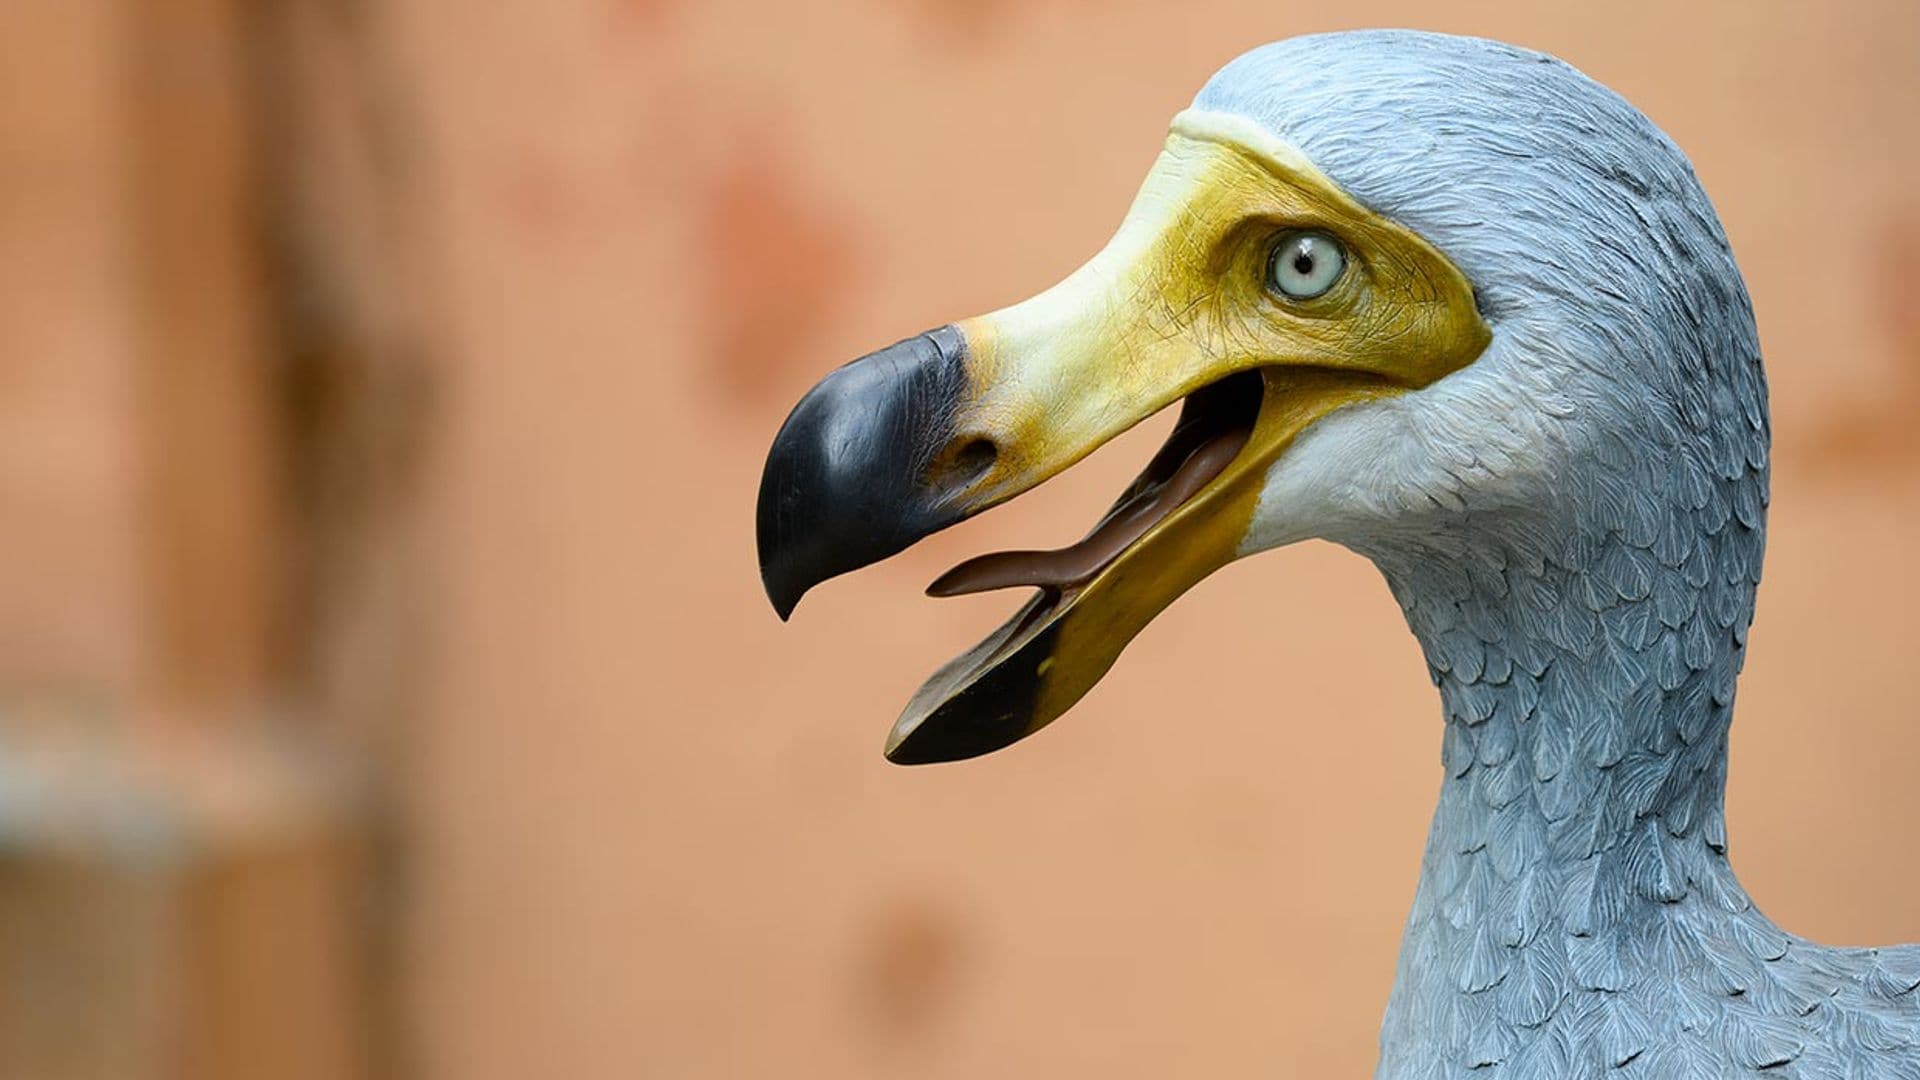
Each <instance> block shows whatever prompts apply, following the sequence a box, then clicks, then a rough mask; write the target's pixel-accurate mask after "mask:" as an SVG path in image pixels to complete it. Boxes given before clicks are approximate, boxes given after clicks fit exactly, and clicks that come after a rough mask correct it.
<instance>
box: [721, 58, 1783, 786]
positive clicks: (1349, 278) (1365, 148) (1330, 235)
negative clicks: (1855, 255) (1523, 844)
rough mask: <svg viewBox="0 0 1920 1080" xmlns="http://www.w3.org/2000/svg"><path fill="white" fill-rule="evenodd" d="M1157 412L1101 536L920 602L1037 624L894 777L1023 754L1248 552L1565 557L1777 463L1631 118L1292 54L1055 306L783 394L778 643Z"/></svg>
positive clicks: (1508, 78) (1590, 95)
mask: <svg viewBox="0 0 1920 1080" xmlns="http://www.w3.org/2000/svg"><path fill="white" fill-rule="evenodd" d="M1175 402H1181V403H1182V409H1181V413H1180V417H1179V420H1178V421H1177V423H1176V425H1175V428H1174V431H1173V433H1172V435H1171V436H1170V437H1169V438H1168V441H1167V443H1166V445H1165V446H1164V447H1163V448H1162V449H1161V450H1160V452H1159V453H1158V454H1157V455H1156V456H1155V457H1154V458H1153V460H1152V461H1151V462H1150V463H1149V464H1148V465H1147V467H1146V469H1145V470H1144V471H1143V472H1142V473H1141V474H1140V476H1139V478H1138V479H1137V480H1136V481H1135V482H1134V483H1133V484H1132V485H1131V486H1130V487H1129V488H1128V490H1127V491H1126V492H1125V493H1123V494H1122V496H1121V497H1120V499H1119V500H1118V501H1117V502H1116V503H1115V504H1114V507H1113V508H1112V510H1111V511H1109V512H1108V514H1107V516H1106V517H1105V518H1104V519H1103V520H1102V521H1101V522H1100V523H1099V524H1098V525H1096V526H1095V528H1094V529H1093V531H1092V532H1091V533H1090V534H1089V535H1088V536H1087V538H1086V539H1084V540H1082V541H1081V542H1080V543H1078V544H1076V545H1074V546H1072V547H1070V548H1067V549H1064V550H1061V551H1055V552H1007V553H1000V554H994V555H987V556H983V557H981V558H977V559H974V560H970V561H969V562H967V563H964V564H962V565H961V566H959V567H956V568H955V569H954V570H952V571H950V572H948V573H947V574H946V575H943V576H942V577H941V578H940V579H938V580H936V581H935V582H934V583H933V585H932V586H931V587H930V588H929V591H930V592H932V593H934V594H936V595H951V594H956V593H962V592H974V591H980V590H984V589H994V588H1005V587H1010V586H1031V587H1034V588H1035V589H1036V592H1035V594H1034V595H1033V596H1032V597H1031V598H1030V599H1029V600H1028V602H1027V603H1026V604H1025V605H1024V606H1023V607H1022V608H1021V609H1020V610H1019V611H1018V612H1017V613H1016V614H1015V615H1014V616H1013V618H1012V619H1010V620H1009V621H1008V622H1007V623H1006V624H1005V625H1004V626H1002V627H1001V628H1000V629H999V630H997V631H996V632H995V633H994V634H992V635H991V636H990V637H988V638H987V640H985V641H983V642H981V643H980V644H979V645H977V646H976V647H974V648H973V649H971V650H969V651H968V652H967V653H965V654H963V655H962V656H960V657H958V658H957V659H955V660H953V661H952V662H950V663H948V664H947V665H946V666H945V667H943V668H941V669H940V670H939V671H938V672H937V673H935V674H934V676H933V677H932V678H931V679H930V680H929V681H928V682H927V683H926V685H925V686H924V687H922V689H921V690H920V692H919V693H918V694H916V695H915V697H914V699H913V700H912V702H911V703H909V705H908V706H907V709H906V712H905V714H904V715H902V716H901V718H900V719H899V721H898V722H897V723H896V724H895V726H894V729H893V732H892V735H891V737H890V738H889V740H888V743H887V756H888V757H889V758H891V759H892V760H894V761H898V762H903V763H919V762H930V761H946V760H953V759H958V758H965V757H971V756H974V755H976V754H981V753H985V752H987V751H991V750H994V749H997V748H999V747H1002V746H1005V745H1007V744H1009V743H1011V742H1013V741H1015V740H1017V739H1019V738H1021V737H1023V736H1025V735H1027V734H1030V733H1032V732H1033V731H1036V730H1038V729H1039V728H1040V727H1042V726H1044V725H1045V724H1047V723H1048V722H1050V721H1051V720H1053V719H1054V718H1055V717H1057V716H1059V715H1060V714H1061V713H1063V712H1065V711H1066V710H1067V709H1068V708H1069V707H1071V706H1072V705H1073V704H1074V703H1075V702H1076V701H1078V700H1079V699H1080V697H1081V696H1082V695H1083V694H1085V693H1086V691H1087V690H1088V689H1089V688H1090V687H1091V686H1092V685H1093V684H1094V683H1095V682H1096V681H1097V680H1098V679H1099V678H1100V677H1101V676H1102V675H1103V674H1105V672H1106V671H1107V670H1108V668H1109V667H1110V666H1111V665H1112V664H1113V662H1114V660H1115V659H1116V657H1118V655H1119V654H1120V651H1121V650H1122V649H1123V648H1124V647H1125V646H1126V644H1127V642H1128V641H1130V640H1131V639H1132V638H1133V636H1134V635H1135V634H1136V633H1137V632H1138V631H1139V630H1140V629H1141V627H1143V626H1144V625H1145V624H1146V623H1147V622H1148V621H1149V620H1151V619H1152V618H1153V617H1154V616H1155V615H1156V614H1158V613H1159V612H1160V611H1161V610H1162V609H1164V608H1165V607H1166V605H1167V604H1169V603H1171V602H1172V601H1173V600H1174V599H1175V598H1176V597H1178V596H1179V595H1180V594H1181V593H1182V592H1184V591H1185V590H1186V589H1188V588H1189V587H1191V586H1192V585H1193V584H1194V583H1195V582H1197V581H1199V580H1200V579H1201V578H1203V577H1205V576H1206V575H1207V574H1209V573H1210V572H1212V571H1213V570H1215V569H1217V568H1219V567H1220V566H1222V565H1224V564H1226V563H1227V562H1229V561H1232V560H1234V559H1236V558H1239V557H1242V556H1245V555H1248V554H1251V553H1253V552H1256V551H1261V550H1265V549H1267V548H1272V547H1277V546H1280V545H1283V544H1287V543H1291V542H1293V541H1296V540H1301V539H1306V538H1310V537H1318V538H1323V539H1327V540H1332V541H1334V542H1337V543H1341V544H1345V545H1347V546H1348V547H1351V548H1354V549H1355V550H1358V551H1361V552H1363V553H1366V554H1370V555H1373V556H1375V557H1376V558H1379V557H1382V556H1386V555H1388V554H1396V555H1398V556H1399V557H1407V558H1421V557H1424V558H1435V559H1444V558H1448V557H1450V554H1457V553H1458V552H1460V551H1461V550H1464V549H1465V548H1468V547H1479V548H1489V549H1500V550H1503V551H1506V550H1510V551H1511V552H1512V553H1513V555H1514V557H1520V558H1533V559H1540V558H1551V557H1561V555H1562V553H1563V551H1562V549H1564V548H1566V547H1567V546H1569V545H1575V546H1577V545H1578V543H1579V542H1580V541H1581V540H1582V538H1583V537H1587V536H1590V535H1591V534H1594V533H1595V532H1597V531H1601V530H1605V529H1608V528H1630V527H1634V523H1635V522H1636V521H1637V520H1638V519H1640V518H1643V517H1652V518H1658V517H1660V516H1661V515H1662V514H1665V513H1668V512H1669V511H1671V510H1673V509H1675V508H1676V507H1681V506H1684V504H1685V503H1686V502H1687V501H1688V496H1687V493H1689V492H1694V491H1697V490H1698V489H1699V488H1700V486H1701V485H1703V484H1707V483H1709V482H1710V481H1712V480H1713V479H1714V478H1719V477H1727V476H1730V475H1740V473H1741V472H1743V471H1745V470H1748V469H1763V468H1764V461H1765V452H1766V418H1765V388H1764V383H1763V381H1762V379H1761V375H1760V370H1759V361H1758V350H1757V347H1756V346H1755V344H1754V334H1753V327H1752V319H1751V315H1750V313H1749V309H1748V305H1747V301H1746V295H1745V292H1744V288H1743V286H1742V284H1741V281H1740V276H1739V273H1738V271H1737V270H1736V269H1735V267H1734V264H1733V260H1732V257H1731V255H1730V254H1729V252H1728V249H1727V243H1726V239H1725V237H1724V235H1723V234H1722V232H1721V229H1720V225H1719V222H1718V221H1717V219H1716V218H1715V216H1714V213H1713V210H1712V207H1711V205H1710V204H1709V202H1708V201H1707V199H1706V196H1705V195H1704V194H1703V193H1702V191H1701V189H1700V186H1699V183H1698V181H1697V180H1696V179H1695V177H1694V174H1693V170H1692V168H1691V166H1690V165H1689V164H1688V162H1687V160H1686V158H1685V157H1684V156H1683V155H1682V154H1681V153H1680V151H1679V150H1678V149H1676V148H1675V147H1674V145H1673V144H1672V142H1670V141H1669V140H1668V139H1667V138H1666V136H1664V135H1663V134H1662V133H1661V132H1660V131H1659V130H1658V129H1657V128H1655V127H1654V126H1653V125H1652V124H1651V123H1650V122H1649V121H1648V120H1647V119H1646V118H1645V117H1644V116H1642V115H1641V114H1640V113H1639V112H1638V111H1636V110H1635V109H1634V108H1633V107H1632V106H1630V105H1628V104H1627V103H1626V102H1625V101H1623V100H1622V99H1621V98H1620V97H1618V96H1617V95H1615V94H1614V93H1612V92H1611V91H1609V90H1607V89H1606V88H1604V87H1602V86H1600V85H1599V84H1597V83H1595V82H1593V81H1592V80H1590V79H1588V78H1586V77H1585V76H1584V75H1581V74H1580V73H1579V72H1577V71H1575V70H1574V69H1572V68H1571V67H1568V66H1567V65H1565V64H1563V63H1561V62H1559V61H1557V60H1554V59H1552V58H1550V57H1546V56H1543V55H1540V54H1537V53H1532V52H1528V51H1525V50H1521V49H1517V48H1513V47H1511V46H1507V45H1502V44H1498V43H1495V42H1489V41H1482V40H1478V39H1471V38H1458V37H1448V36H1442V35H1435V34H1424V33H1413V32H1357V33H1345V34H1330V35H1320V36H1314V37H1305V38H1297V39H1292V40H1288V41H1282V42H1278V43H1275V44H1272V45H1268V46H1264V47H1262V48H1259V49H1256V50H1254V51H1252V52H1250V53H1247V54H1246V55H1244V56H1242V57H1240V58H1239V59H1237V60H1235V61H1233V62H1232V63H1230V64H1229V65H1227V67H1226V68H1224V69H1223V70H1221V71H1220V72H1219V73H1218V74H1217V75H1215V76H1214V77H1213V79H1212V80H1210V81H1209V82H1208V83H1207V85H1206V86H1205V87H1204V88H1203V89H1202V90H1201V91H1200V94H1199V96H1198V97H1197V98H1196V99H1195V101H1194V103H1193V106H1192V107H1191V108H1189V109H1188V110H1186V111H1185V112H1182V113H1180V114H1179V115H1178V116H1177V117H1175V118H1174V121H1173V124H1172V130H1171V132H1170V134H1169V135H1168V138H1167V142H1166V146H1165V148H1164V150H1163V151H1162V153H1161V154H1160V157H1159V159H1158V160H1157V161H1156V162H1155V163H1154V165H1153V167H1152V169H1151V171H1150V172H1149V173H1148V175H1147V178H1146V181H1145V183H1144V185H1143V186H1142V188H1141V190H1140V193H1139V195H1138V197H1137V198H1136V200H1135V202H1134V205H1133V207H1132V209H1131V210H1130V211H1129V212H1128V214H1127V216H1126V218H1125V220H1124V221H1123V222H1122V224H1121V226H1120V229H1119V231H1118V233H1117V234H1116V235H1115V237H1114V238H1113V240H1112V241H1111V242H1110V243H1109V244H1108V245H1107V246H1106V247H1105V249H1103V250H1102V251H1100V252H1099V253H1098V254H1097V255H1095V256H1094V257H1093V258H1092V260H1090V261H1089V262H1088V263H1087V264H1086V265H1085V266H1083V267H1081V268H1080V269H1079V270H1078V271H1076V272H1075V273H1074V274H1072V275H1071V276H1069V277H1068V278H1067V279H1066V280H1065V281H1063V282H1061V283H1060V284H1058V285H1056V286H1054V287H1053V288H1051V289H1048V290H1047V291H1045V292H1042V293H1040V294H1039V295H1037V296H1034V297H1033V298H1031V299H1029V300H1026V301H1024V302H1022V303H1019V304H1015V305H1014V306H1012V307H1009V308H1006V309H1004V310H1001V311H997V312H994V313H992V314H989V315H983V316H979V317H976V318H971V319H967V320H964V321H961V322H957V323H954V324H951V325H949V326H944V327H941V328H939V329H936V330H933V331H930V332H928V333H925V334H922V335H919V336H918V337H914V338H909V339H908V340H906V341H902V342H900V343H898V344H896V345H892V346H889V347H887V348H885V349H882V350H880V351H878V352H876V353H873V354H871V355H869V356H866V357H863V358H861V359H859V360H856V361H854V362H853V363H851V364H848V365H847V366H845V367H843V368H841V369H839V370H838V371H835V372H833V373H832V374H830V375H828V376H827V377H826V378H825V379H823V380H822V381H821V382H820V384H819V385H817V386H816V387H814V389H813V390H812V391H810V392H809V393H808V394H807V395H806V397H805V398H803V399H802V400H801V402H800V403H799V405H798V406H796V407H795V409H794V411H793V413H792V415H791V416H790V417H788V419H787V421H786V424H785V425H784V426H783V427H782V428H781V430H780V433H779V435H778V436H777V437H776V439H775V441H774V445H773V449H772V451H771V453H770V455H769V457H768V461H767V465H766V471H765V475H764V477H763V479H762V483H761V489H760V504H759V543H760V563H761V574H762V578H763V580H764V582H765V584H766V588H767V592H768V595H769V597H770V598H771V599H772V601H773V603H774V606H775V608H776V609H777V610H778V611H779V612H780V614H781V616H782V617H785V616H786V615H787V614H789V613H790V612H791V610H792V609H793V607H794V605H795V604H796V603H797V602H798V601H799V599H800V597H801V594H803V593H804V592H806V591H807V590H808V589H809V588H811V587H812V586H814V585H816V584H818V583H820V582H821V581H823V580H825V579H826V578H829V577H832V576H834V575H837V574H840V573H843V572H846V571H849V570H854V569H857V568H859V567H861V566H865V565H867V564H869V563H872V562H875V561H877V560H880V559H883V558H886V557H887V556H889V555H892V554H894V553H896V552H898V551H900V550H902V549H904V548H905V547H907V546H908V545H910V544H912V543H914V542H915V541H916V540H919V539H920V538H922V537H924V536H926V535H927V534H929V533H931V532H934V531H936V530H938V529H941V528H944V527H946V526H947V525H951V524H953V523H954V522H957V521H959V520H961V519H963V518H966V517H968V516H970V515H973V514H976V513H979V512H981V511H983V510H986V509H987V508H989V507H992V506H994V505H997V504H999V503H1001V502H1004V501H1005V500H1007V499H1010V498H1012V497H1014V496H1015V495H1018V494H1020V493H1022V492H1024V491H1027V490H1028V489H1030V488H1033V487H1035V486H1036V485H1038V484H1040V483H1041V482H1043V481H1045V480H1046V479H1048V478H1049V477H1052V476H1054V475H1055V474H1057V473H1059V472H1060V471H1061V470H1063V469H1065V468H1066V467H1068V466H1069V465H1071V464H1073V463H1074V462H1075V461H1078V460H1079V459H1081V458H1082V457H1084V456H1085V455H1087V454H1088V453H1090V452H1091V451H1092V450H1094V449H1095V448H1096V447H1098V446H1100V445H1101V444H1102V443H1104V442H1106V441H1107V440H1108V439H1111V438H1113V437H1114V436H1115V435H1117V434H1119V433H1120V432H1122V431H1125V430H1126V429H1127V428H1129V427H1131V426H1132V425H1134V424H1136V423H1138V422H1139V421H1141V420H1143V419H1145V418H1146V417H1148V416H1150V415H1152V414H1153V413H1155V412H1157V411H1158V410H1160V409H1162V408H1165V407H1167V406H1169V405H1172V404H1174V403H1175ZM1656 525H1657V522H1656Z"/></svg>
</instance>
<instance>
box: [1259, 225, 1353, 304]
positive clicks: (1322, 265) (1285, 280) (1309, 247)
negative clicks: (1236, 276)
mask: <svg viewBox="0 0 1920 1080" xmlns="http://www.w3.org/2000/svg"><path fill="white" fill-rule="evenodd" d="M1346 269H1347V249H1346V248H1344V247H1342V246H1341V244H1340V241H1338V240H1336V239H1334V237H1333V236H1332V235H1331V234H1329V233H1325V232H1321V231H1320V230H1318V229H1302V230H1300V231H1298V232H1289V233H1283V234H1282V235H1281V236H1280V238H1279V239H1278V240H1277V241H1275V242H1274V245H1273V251H1272V252H1271V253H1270V254H1268V256H1267V275H1266V276H1267V280H1266V286H1267V289H1268V290H1269V291H1271V292H1274V293H1277V294H1279V296H1280V297H1281V298H1283V299H1286V300H1312V299H1314V298H1316V297H1319V296H1324V295H1326V293H1327V290H1329V289H1331V288H1333V287H1334V285H1336V284H1337V283H1339V281H1340V278H1341V276H1342V275H1344V274H1345V273H1346Z"/></svg>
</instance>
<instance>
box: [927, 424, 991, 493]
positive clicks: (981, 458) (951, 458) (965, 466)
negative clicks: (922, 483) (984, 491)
mask: <svg viewBox="0 0 1920 1080" xmlns="http://www.w3.org/2000/svg"><path fill="white" fill-rule="evenodd" d="M999 458H1000V448H999V447H998V446H996V445H994V441H993V440H992V439H989V438H986V437H985V436H980V437H978V438H973V439H968V440H967V441H966V442H963V443H961V444H959V446H958V448H956V449H954V450H953V451H951V452H949V453H947V454H945V455H942V460H941V461H940V463H939V464H937V465H935V466H934V469H933V475H932V477H931V478H930V479H931V480H932V481H933V483H934V485H935V487H937V488H938V489H940V490H942V491H950V492H951V491H961V490H964V489H965V488H966V487H968V486H969V485H971V484H972V483H973V482H974V481H976V480H978V479H980V478H981V477H983V476H985V475H987V472H988V470H990V469H992V468H993V463H994V462H995V461H998V460H999Z"/></svg>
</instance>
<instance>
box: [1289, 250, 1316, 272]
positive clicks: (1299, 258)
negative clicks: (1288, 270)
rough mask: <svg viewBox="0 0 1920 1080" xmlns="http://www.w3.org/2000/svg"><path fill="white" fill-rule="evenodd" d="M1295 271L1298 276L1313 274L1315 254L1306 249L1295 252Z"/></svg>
mask: <svg viewBox="0 0 1920 1080" xmlns="http://www.w3.org/2000/svg"><path fill="white" fill-rule="evenodd" d="M1293 270H1294V273H1297V274H1311V273H1313V252H1311V251H1308V250H1307V249H1306V248H1304V247H1303V248H1301V249H1300V250H1298V251H1296V252H1294V253H1293Z"/></svg>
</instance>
